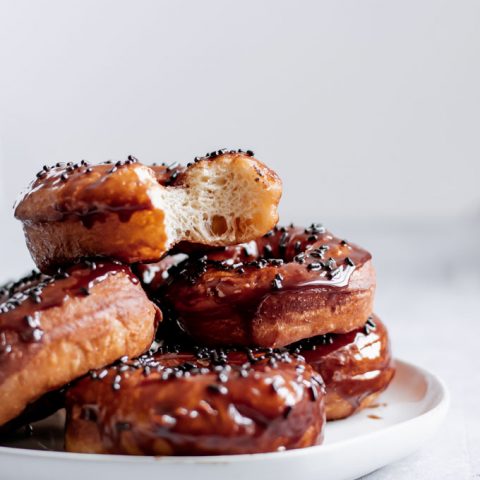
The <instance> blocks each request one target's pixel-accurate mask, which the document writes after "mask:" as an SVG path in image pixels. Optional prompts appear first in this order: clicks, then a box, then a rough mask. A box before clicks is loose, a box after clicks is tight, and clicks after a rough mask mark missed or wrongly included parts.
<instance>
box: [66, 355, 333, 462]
mask: <svg viewBox="0 0 480 480" xmlns="http://www.w3.org/2000/svg"><path fill="white" fill-rule="evenodd" d="M324 394H325V390H324V386H323V381H322V379H321V377H320V376H319V375H318V374H316V373H314V371H313V370H312V369H311V367H310V366H308V365H306V364H305V362H304V361H303V359H302V358H301V357H299V358H296V356H295V355H294V356H292V355H291V354H289V353H288V352H286V351H284V352H274V351H269V352H258V351H252V350H249V351H248V352H247V353H243V352H240V351H230V352H228V353H225V352H224V351H222V350H208V349H206V348H201V349H198V350H197V351H196V352H195V353H181V352H179V353H165V352H159V353H157V354H155V355H154V356H144V357H141V358H139V359H137V360H133V361H129V360H125V361H124V362H123V363H119V364H118V365H116V366H114V367H112V368H109V369H104V370H100V371H96V372H92V375H91V376H89V377H88V376H87V377H86V378H85V379H83V380H80V381H79V382H78V383H77V385H75V386H74V387H73V388H72V389H71V390H70V391H69V392H68V393H67V429H66V442H65V445H66V449H67V450H68V451H72V452H91V453H118V454H132V455H227V454H228V455H229V454H242V453H259V452H273V451H281V450H286V449H293V448H301V447H307V446H311V445H316V444H318V443H321V441H322V439H323V426H324V419H325V412H324V403H323V401H324Z"/></svg>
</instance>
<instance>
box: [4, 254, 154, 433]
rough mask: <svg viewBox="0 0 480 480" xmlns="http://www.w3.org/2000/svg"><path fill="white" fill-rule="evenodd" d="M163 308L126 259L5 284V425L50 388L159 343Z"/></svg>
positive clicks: (36, 275)
mask: <svg viewBox="0 0 480 480" xmlns="http://www.w3.org/2000/svg"><path fill="white" fill-rule="evenodd" d="M160 319H161V314H160V311H159V310H158V308H157V307H156V306H155V305H154V304H153V303H152V302H150V301H149V300H148V298H147V297H146V295H145V293H144V292H143V290H142V288H141V286H140V284H139V282H138V279H137V278H136V277H135V276H134V275H133V274H132V272H131V270H130V269H129V268H128V267H126V266H124V265H121V264H117V263H112V262H109V261H108V262H107V261H99V262H93V261H85V262H84V263H81V264H77V265H74V266H71V267H70V268H67V269H66V270H62V271H61V272H59V273H57V274H56V275H54V276H46V275H42V274H40V273H38V272H33V273H32V274H31V275H30V276H28V277H25V278H23V279H22V280H20V281H19V282H16V283H11V284H8V285H6V286H5V287H4V288H2V289H1V290H0V425H3V424H5V423H6V422H8V421H9V420H11V419H13V418H14V417H16V416H17V415H19V414H21V413H22V411H23V410H24V409H25V408H26V407H27V406H28V405H29V404H31V403H32V402H34V401H36V400H37V399H38V398H40V397H41V396H42V395H43V394H45V393H47V392H50V391H52V390H55V389H58V388H60V387H63V386H64V385H65V384H67V383H69V382H71V381H72V380H74V379H76V378H77V377H80V376H81V375H84V374H85V373H87V372H88V371H89V370H91V369H92V368H100V367H102V366H104V365H108V364H109V363H111V362H113V361H115V360H116V359H118V358H120V357H122V356H123V355H131V356H134V355H140V354H141V353H143V352H144V351H145V350H147V349H148V348H149V346H150V344H151V342H152V338H153V335H154V330H155V326H156V323H158V321H159V320H160Z"/></svg>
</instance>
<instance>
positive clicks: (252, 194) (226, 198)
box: [15, 150, 282, 272]
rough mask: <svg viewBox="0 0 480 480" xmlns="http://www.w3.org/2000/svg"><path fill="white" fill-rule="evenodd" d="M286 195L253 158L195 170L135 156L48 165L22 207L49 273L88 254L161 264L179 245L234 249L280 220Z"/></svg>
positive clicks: (214, 160) (223, 157)
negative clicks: (143, 161) (145, 162)
mask: <svg viewBox="0 0 480 480" xmlns="http://www.w3.org/2000/svg"><path fill="white" fill-rule="evenodd" d="M281 191H282V186H281V181H280V179H279V177H278V176H277V175H276V173H275V172H273V171H272V170H270V169H269V168H267V167H266V166H265V165H264V164H263V163H261V162H259V161H258V160H256V159H255V158H253V152H251V151H247V152H243V151H233V150H231V151H228V152H226V151H224V150H221V151H217V152H212V153H210V154H207V156H206V157H202V158H196V159H195V162H193V163H191V164H189V165H188V166H187V167H186V168H183V167H172V166H166V165H159V166H152V167H148V166H146V165H142V164H141V163H139V162H138V160H137V159H135V158H134V157H129V158H128V160H126V161H118V162H116V163H113V162H105V163H103V164H98V165H92V166H90V165H89V164H88V163H86V162H84V161H82V162H81V163H77V164H73V163H67V164H62V163H59V164H57V165H55V166H54V167H51V168H50V167H47V166H45V167H44V168H43V170H41V171H40V172H39V173H38V174H37V179H36V180H35V181H34V182H33V183H32V184H31V185H30V187H29V189H28V190H27V192H26V193H25V194H24V195H23V197H22V198H21V199H20V201H19V203H18V204H17V207H16V209H15V216H16V217H17V218H18V219H19V220H21V221H22V223H23V227H24V231H25V236H26V240H27V246H28V248H29V250H30V253H31V255H32V257H33V259H34V261H35V263H36V264H37V266H38V267H39V268H40V270H42V271H46V272H51V271H52V270H53V269H54V268H55V267H58V266H62V265H65V264H69V263H71V262H72V261H74V260H76V259H80V258H84V257H98V256H106V257H110V258H115V259H118V260H121V261H123V262H125V263H133V262H151V261H157V260H159V259H160V258H161V257H162V255H163V254H165V252H167V251H168V250H169V249H170V248H171V247H172V246H173V245H175V244H176V243H178V242H182V241H183V242H191V243H198V244H204V245H214V246H218V245H230V244H235V243H239V242H244V241H248V240H251V239H253V238H256V237H258V236H259V235H263V234H264V233H265V232H267V231H268V230H269V229H270V228H272V227H273V226H274V225H275V223H276V222H277V220H278V214H277V205H278V202H279V200H280V196H281Z"/></svg>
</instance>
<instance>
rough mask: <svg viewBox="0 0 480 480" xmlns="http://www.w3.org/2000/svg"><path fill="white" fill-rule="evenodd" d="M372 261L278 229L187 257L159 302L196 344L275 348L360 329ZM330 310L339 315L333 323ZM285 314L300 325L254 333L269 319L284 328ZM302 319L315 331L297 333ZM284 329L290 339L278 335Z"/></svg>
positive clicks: (337, 242)
mask: <svg viewBox="0 0 480 480" xmlns="http://www.w3.org/2000/svg"><path fill="white" fill-rule="evenodd" d="M370 259H371V255H370V254H369V253H368V252H367V251H366V250H363V249H361V248H359V247H357V246H355V245H353V244H349V243H347V242H345V241H343V240H341V239H339V238H336V237H335V236H333V235H332V234H331V233H329V232H328V231H326V230H325V229H324V228H323V227H322V226H320V225H312V226H311V227H309V228H307V229H304V228H299V227H293V226H291V227H288V228H277V229H275V230H273V231H272V232H270V233H269V234H267V235H266V236H264V237H262V238H260V239H258V240H256V241H254V242H250V243H248V244H243V245H238V246H234V247H226V248H223V249H216V250H213V251H208V252H206V253H204V254H198V253H197V254H195V253H193V254H190V258H189V259H188V260H186V261H185V262H183V263H181V264H179V265H178V266H177V267H175V268H173V269H172V268H170V270H169V271H168V272H169V273H168V276H169V284H168V285H167V286H166V287H165V288H160V289H159V291H158V297H159V298H163V296H165V298H166V299H167V300H168V301H169V302H170V303H171V305H172V306H173V310H174V311H175V312H176V313H177V315H178V321H179V323H180V325H181V326H182V328H183V329H185V330H186V331H187V332H188V333H190V334H191V335H192V336H193V337H194V338H195V339H196V340H197V341H199V342H207V343H210V344H225V343H237V344H242V345H260V346H275V347H278V346H282V345H285V344H287V343H290V342H292V341H295V340H298V339H301V338H305V337H308V336H310V335H312V334H319V333H324V331H332V330H333V331H339V332H343V331H348V330H351V329H352V324H351V322H353V321H354V322H356V323H355V324H354V325H353V327H355V326H359V325H361V324H363V323H364V319H365V318H366V317H367V316H368V315H369V314H370V313H371V303H372V301H373V291H374V288H375V279H374V274H373V273H371V271H372V270H371V267H370V266H369V265H370V264H369V262H370ZM367 264H368V265H367ZM157 267H158V266H157ZM159 275H164V276H165V273H164V269H159V270H158V271H157V277H156V276H155V275H151V276H152V278H153V279H154V280H153V282H155V281H156V278H158V276H159ZM157 283H159V282H157ZM162 283H163V284H164V283H165V282H162ZM147 288H149V287H148V286H147ZM350 301H351V306H350V304H349V303H348V302H350ZM335 304H337V305H340V307H341V308H343V309H344V310H345V311H344V312H339V313H340V314H339V315H337V312H335V311H334V307H333V306H334V305H335ZM348 309H349V310H348ZM332 311H333V312H334V313H333V314H332ZM288 314H290V315H291V317H292V318H294V319H298V322H296V320H293V321H289V325H287V327H286V328H283V327H279V326H278V325H272V329H271V330H272V332H267V331H262V332H260V331H259V330H261V328H262V327H266V326H267V322H268V321H272V319H279V322H280V321H281V319H282V318H285V321H287V317H288ZM307 315H310V316H315V315H316V320H315V321H316V322H317V325H315V326H312V325H311V324H312V322H310V325H307V326H305V325H301V324H302V323H305V317H306V316H307ZM334 316H336V318H333V317H334ZM302 317H303V318H302ZM325 317H328V318H327V321H326V322H325V323H324V324H323V325H322V320H323V319H324V318H325ZM357 317H358V318H357ZM267 319H268V320H267ZM336 320H338V323H335V322H336ZM296 325H300V327H299V330H298V331H293V328H294V327H295V326H296ZM331 327H332V328H331ZM287 328H288V329H290V333H289V334H288V335H285V336H282V333H280V334H278V330H282V331H283V333H285V332H286V331H287ZM322 328H323V330H322ZM329 328H330V329H329ZM274 330H276V331H275V332H273V331H274Z"/></svg>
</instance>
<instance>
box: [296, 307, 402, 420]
mask: <svg viewBox="0 0 480 480" xmlns="http://www.w3.org/2000/svg"><path fill="white" fill-rule="evenodd" d="M290 350H291V351H292V352H295V353H299V354H300V355H302V356H303V357H304V358H305V360H306V361H307V363H309V364H310V365H311V366H312V367H313V368H314V369H315V370H316V371H317V372H318V373H320V375H321V376H322V378H323V380H324V381H325V386H326V388H327V399H326V412H327V420H336V419H340V418H345V417H348V416H350V415H352V414H353V413H355V412H356V411H358V410H360V409H362V408H365V407H367V406H369V405H371V404H372V403H373V402H374V400H375V399H376V398H377V397H378V395H380V393H381V392H383V391H384V390H385V389H386V388H387V387H388V385H389V384H390V382H391V380H392V378H393V376H394V373H395V368H394V365H393V359H392V354H391V351H390V340H389V338H388V332H387V329H386V327H385V325H384V324H383V323H382V322H381V321H380V319H379V318H378V317H377V316H375V315H374V316H372V317H370V318H369V319H368V320H367V323H366V324H365V325H364V326H363V327H362V328H358V329H356V330H353V331H352V332H349V333H344V334H341V335H335V334H327V335H323V336H319V337H314V338H309V339H307V340H303V341H302V342H300V343H298V344H296V345H293V346H291V347H290Z"/></svg>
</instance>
